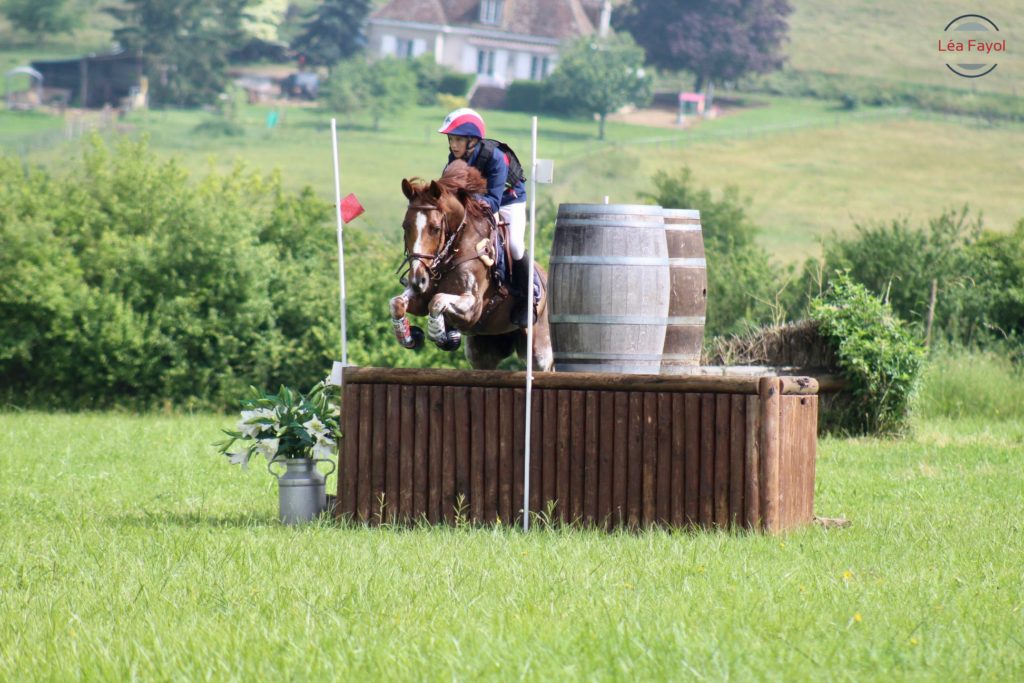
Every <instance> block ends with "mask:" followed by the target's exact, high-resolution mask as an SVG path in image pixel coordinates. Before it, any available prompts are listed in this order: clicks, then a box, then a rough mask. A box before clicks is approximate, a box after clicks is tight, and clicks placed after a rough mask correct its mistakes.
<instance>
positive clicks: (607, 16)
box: [597, 0, 612, 38]
mask: <svg viewBox="0 0 1024 683" xmlns="http://www.w3.org/2000/svg"><path fill="white" fill-rule="evenodd" d="M611 23H612V1H611V0H604V6H603V7H601V27H600V28H599V29H598V31H597V34H598V35H599V36H601V37H602V38H606V37H607V36H608V29H609V27H610V26H611Z"/></svg>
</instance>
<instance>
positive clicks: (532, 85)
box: [505, 81, 546, 114]
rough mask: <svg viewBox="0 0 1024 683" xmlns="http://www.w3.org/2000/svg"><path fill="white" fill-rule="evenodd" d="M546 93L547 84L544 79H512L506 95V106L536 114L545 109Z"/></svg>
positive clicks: (509, 108)
mask: <svg viewBox="0 0 1024 683" xmlns="http://www.w3.org/2000/svg"><path fill="white" fill-rule="evenodd" d="M545 95H546V86H545V85H544V83H543V82H542V81H512V83H511V85H509V86H508V94H507V95H506V97H505V108H506V109H508V110H510V111H524V112H528V113H533V114H536V113H539V112H542V111H544V99H545Z"/></svg>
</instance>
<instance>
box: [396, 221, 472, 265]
mask: <svg viewBox="0 0 1024 683" xmlns="http://www.w3.org/2000/svg"><path fill="white" fill-rule="evenodd" d="M406 208H407V209H413V210H416V211H440V212H441V242H442V245H441V248H440V249H438V250H437V252H436V253H433V254H421V253H419V252H415V251H413V252H410V251H409V250H408V249H406V250H405V252H404V253H405V258H403V259H402V261H401V262H400V263H399V264H398V268H396V269H395V273H396V274H397V273H399V272H401V274H400V275H399V278H398V279H399V280H400V281H401V282H402V283H403V284H404V283H405V282H406V276H407V275H408V274H409V271H410V270H412V263H413V261H419V262H420V263H422V264H423V267H424V268H426V269H427V272H428V273H430V281H431V282H437V281H438V280H440V276H441V270H442V268H445V267H446V266H448V265H449V262H450V261H451V259H452V257H453V256H454V252H453V251H452V246H453V245H454V244H455V241H456V240H457V239H458V237H459V234H460V233H461V232H462V228H463V226H465V225H466V217H467V216H468V215H469V211H463V213H462V222H461V223H459V225H458V227H457V228H455V230H449V229H448V214H447V213H445V211H444V209H442V208H441V207H440V206H438V205H435V204H409V206H408V207H406ZM460 263H461V262H460ZM451 265H452V266H455V265H458V263H455V264H451ZM403 268H404V270H403Z"/></svg>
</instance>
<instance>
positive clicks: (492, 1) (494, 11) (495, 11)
mask: <svg viewBox="0 0 1024 683" xmlns="http://www.w3.org/2000/svg"><path fill="white" fill-rule="evenodd" d="M501 2H502V0H483V2H481V3H480V23H481V24H500V23H501Z"/></svg>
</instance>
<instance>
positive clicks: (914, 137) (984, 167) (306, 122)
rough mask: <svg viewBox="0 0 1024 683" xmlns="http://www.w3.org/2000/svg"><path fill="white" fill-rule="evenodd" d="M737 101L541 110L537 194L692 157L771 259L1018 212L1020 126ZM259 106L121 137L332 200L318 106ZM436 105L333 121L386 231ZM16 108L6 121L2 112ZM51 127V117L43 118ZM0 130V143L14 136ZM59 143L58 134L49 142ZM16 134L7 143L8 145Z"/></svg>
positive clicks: (375, 224) (597, 190)
mask: <svg viewBox="0 0 1024 683" xmlns="http://www.w3.org/2000/svg"><path fill="white" fill-rule="evenodd" d="M749 103H750V104H754V105H758V106H750V107H748V108H744V109H741V110H738V111H737V113H735V114H733V115H730V116H726V117H723V118H721V119H718V120H715V121H709V122H706V123H703V124H702V125H701V126H700V127H698V128H695V129H692V130H689V131H674V130H670V129H664V128H653V127H647V126H637V125H627V124H625V123H615V122H613V123H609V124H608V139H607V140H606V141H604V142H599V141H597V140H596V139H595V138H594V135H595V130H596V125H595V124H593V123H592V122H589V121H583V120H569V119H558V118H549V117H545V118H543V119H542V120H541V122H540V142H539V154H540V156H542V157H548V158H553V159H554V160H555V184H554V185H551V186H543V187H541V189H540V191H539V192H538V195H539V197H540V198H541V199H542V200H543V199H545V198H547V199H550V200H552V201H553V202H555V203H559V202H601V201H602V199H603V197H604V196H606V195H608V196H610V198H611V200H612V201H616V202H624V203H630V202H636V201H637V194H638V193H639V192H642V191H645V190H648V189H650V186H651V185H650V179H651V176H652V175H653V174H654V173H655V172H656V171H659V170H667V171H669V172H674V171H676V170H677V169H679V168H681V167H682V166H683V165H689V166H690V167H691V168H692V169H693V171H694V176H695V179H696V181H697V183H698V184H699V185H701V186H705V187H710V188H712V189H713V190H714V191H715V192H716V193H717V192H720V191H721V190H722V189H723V188H724V187H725V186H727V185H736V186H738V187H739V188H740V190H741V191H742V193H743V194H744V195H746V196H748V197H749V198H750V200H751V214H752V216H753V218H754V221H755V222H756V223H757V224H758V225H760V226H761V227H762V228H763V234H762V235H761V241H762V243H763V244H764V245H765V246H766V247H767V248H769V250H770V251H771V252H772V253H773V254H775V255H776V257H777V258H779V259H780V260H783V261H794V260H799V259H801V258H803V257H805V256H808V255H811V254H813V253H816V252H817V251H818V249H819V241H820V240H821V239H822V238H823V237H824V236H826V235H829V234H831V233H832V232H837V233H840V234H843V233H848V232H849V231H850V230H851V229H852V226H853V225H854V224H855V223H858V222H865V221H873V220H885V221H888V220H891V219H893V218H897V217H908V218H910V219H911V220H912V221H915V222H924V221H925V220H927V219H928V218H930V217H932V216H935V215H937V214H938V213H939V212H941V211H942V210H943V209H945V208H950V207H959V206H960V205H962V204H964V203H969V204H970V205H971V206H972V207H973V208H975V209H976V210H981V211H983V212H984V215H985V217H986V223H987V225H988V227H991V228H993V229H996V230H1000V231H1006V230H1009V229H1010V228H1011V227H1012V225H1013V224H1014V223H1015V222H1016V221H1017V220H1019V219H1020V218H1021V217H1024V204H1022V203H1021V201H1020V192H1019V185H1020V179H1021V178H1022V177H1024V161H1022V160H1021V157H1020V155H1019V154H1018V153H1017V150H1019V149H1021V148H1024V125H1019V124H1017V125H1014V124H1006V125H998V126H991V125H981V124H979V123H977V122H971V121H964V120H952V119H949V120H947V119H942V118H937V117H925V116H921V115H915V114H912V113H910V112H907V111H906V110H899V109H880V110H868V111H864V112H841V111H838V110H836V109H834V108H833V107H832V105H830V104H829V103H827V102H823V101H820V100H800V99H787V98H770V97H758V98H756V99H754V100H750V101H749ZM267 112H268V109H267V108H265V107H251V108H247V109H245V110H244V112H243V116H242V122H243V123H244V124H245V127H246V134H245V135H244V136H243V137H240V138H234V137H208V136H203V135H199V134H196V133H195V132H193V129H194V128H195V126H196V125H197V124H198V123H199V122H201V121H203V120H207V119H210V118H212V117H213V115H212V114H206V113H203V112H183V111H151V112H140V113H136V114H133V115H131V116H130V117H129V118H128V120H127V122H126V123H127V125H128V126H129V127H130V128H131V130H132V134H133V135H139V134H146V135H149V136H150V140H151V144H152V146H153V148H154V149H155V150H156V151H157V152H158V153H159V154H161V155H165V156H175V157H177V158H178V159H179V160H180V161H181V163H182V164H183V165H184V166H185V167H186V168H187V169H189V170H190V171H191V172H192V173H194V174H201V173H205V172H206V171H208V170H209V169H210V168H218V169H221V170H223V169H226V168H228V167H230V166H232V165H233V164H236V163H239V162H242V163H244V164H246V165H247V166H248V167H249V168H251V169H253V170H256V171H258V172H260V173H269V172H271V171H272V170H274V169H278V170H280V171H281V173H282V177H283V180H284V183H285V185H286V187H289V188H291V189H298V188H300V187H302V186H305V185H310V186H312V187H313V188H314V189H315V191H316V192H317V194H319V195H320V196H321V197H323V198H325V199H333V194H334V193H333V175H332V168H331V156H330V154H331V143H330V130H329V122H330V114H329V113H327V112H323V111H321V110H318V109H312V108H298V107H290V108H287V109H286V110H285V111H284V119H283V122H282V123H281V124H280V125H279V127H278V128H275V129H274V130H267V128H266V125H265V118H266V114H267ZM443 114H444V112H443V111H442V110H441V109H440V108H436V107H422V108H410V110H408V111H406V112H404V113H403V114H402V115H401V116H399V117H397V118H396V119H395V120H393V121H390V122H388V123H387V124H386V125H385V126H384V127H383V128H382V130H381V131H379V132H375V131H372V130H371V129H370V128H369V126H368V124H367V123H366V122H365V121H364V120H363V119H360V118H357V119H355V120H353V121H352V122H345V121H341V123H340V126H341V129H340V132H339V137H340V147H341V155H342V176H343V177H342V181H343V186H344V187H343V190H344V191H345V192H346V193H347V192H355V193H356V194H357V195H358V196H359V197H360V198H361V200H362V201H363V204H364V205H365V206H366V207H367V215H366V217H365V218H361V219H360V221H361V224H362V225H363V226H365V227H369V228H370V229H372V230H378V231H390V232H393V233H397V226H398V224H399V222H400V220H401V211H402V206H403V197H402V196H401V194H400V190H399V181H400V179H401V178H403V177H408V176H421V177H436V176H437V175H438V174H439V173H440V168H441V165H442V164H443V161H444V158H445V145H444V141H443V138H441V136H439V135H436V134H435V133H434V132H433V131H434V130H436V125H437V122H438V121H439V120H440V119H441V118H442V117H443ZM9 117H14V118H9ZM487 118H488V121H489V125H490V127H491V131H492V134H493V135H495V136H497V137H500V138H502V139H505V140H507V141H508V142H509V143H510V144H512V145H513V147H515V148H516V149H518V150H520V151H521V152H522V158H524V159H528V157H529V140H530V138H529V134H530V133H529V126H530V121H529V117H528V116H526V115H523V114H515V113H509V112H487ZM8 120H11V121H14V122H15V124H16V125H20V126H27V125H29V124H28V123H24V122H31V125H38V126H41V127H42V126H43V124H42V123H41V122H40V121H39V120H38V119H37V118H26V117H25V116H24V115H17V116H16V115H14V114H11V113H3V112H0V122H3V124H4V125H0V129H3V128H6V127H7V126H6V122H7V121H8ZM51 125H52V126H54V127H55V128H54V129H53V130H54V131H58V130H59V128H58V126H60V125H61V123H60V122H59V121H58V120H54V121H53V123H52V124H51ZM6 135H7V134H0V144H4V143H5V140H9V141H10V140H16V139H17V136H16V134H12V135H11V136H10V137H5V136H6ZM56 139H59V138H56ZM56 139H54V143H53V144H56V146H50V147H49V148H47V149H39V150H34V151H30V152H29V153H28V154H29V158H31V159H35V160H38V161H41V162H43V163H47V164H51V165H58V164H61V163H64V160H65V159H66V157H67V156H68V155H73V154H76V153H77V151H76V147H75V145H70V146H69V145H66V144H63V143H59V142H56ZM15 144H16V143H14V142H10V143H8V144H7V147H8V149H11V150H13V151H16V147H14V145H15Z"/></svg>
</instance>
